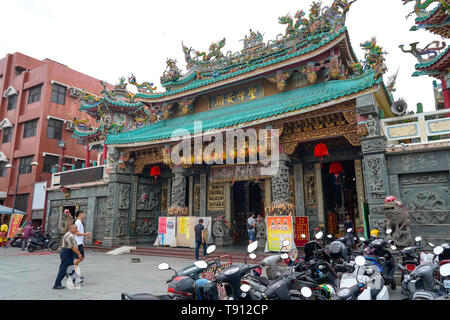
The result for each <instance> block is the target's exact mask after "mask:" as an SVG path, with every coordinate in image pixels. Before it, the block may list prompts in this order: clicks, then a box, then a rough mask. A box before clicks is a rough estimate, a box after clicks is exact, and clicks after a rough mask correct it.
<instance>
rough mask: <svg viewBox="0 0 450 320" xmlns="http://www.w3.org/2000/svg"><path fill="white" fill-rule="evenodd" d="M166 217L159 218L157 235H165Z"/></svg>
mask: <svg viewBox="0 0 450 320" xmlns="http://www.w3.org/2000/svg"><path fill="white" fill-rule="evenodd" d="M166 228H167V217H159V226H158V233H166Z"/></svg>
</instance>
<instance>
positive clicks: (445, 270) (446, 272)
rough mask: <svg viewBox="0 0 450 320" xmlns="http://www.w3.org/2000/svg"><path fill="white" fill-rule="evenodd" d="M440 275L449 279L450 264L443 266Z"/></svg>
mask: <svg viewBox="0 0 450 320" xmlns="http://www.w3.org/2000/svg"><path fill="white" fill-rule="evenodd" d="M439 273H440V274H441V277H448V276H450V263H446V264H443V265H442V266H441V267H440V268H439Z"/></svg>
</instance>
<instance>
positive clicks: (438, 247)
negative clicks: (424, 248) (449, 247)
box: [433, 246, 444, 256]
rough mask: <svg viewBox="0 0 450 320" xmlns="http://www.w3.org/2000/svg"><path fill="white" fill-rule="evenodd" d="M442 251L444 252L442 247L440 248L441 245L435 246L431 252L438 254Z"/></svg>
mask: <svg viewBox="0 0 450 320" xmlns="http://www.w3.org/2000/svg"><path fill="white" fill-rule="evenodd" d="M442 252H444V248H442V247H441V246H437V247H436V248H434V249H433V253H434V254H435V255H437V256H438V255H440V254H441V253H442Z"/></svg>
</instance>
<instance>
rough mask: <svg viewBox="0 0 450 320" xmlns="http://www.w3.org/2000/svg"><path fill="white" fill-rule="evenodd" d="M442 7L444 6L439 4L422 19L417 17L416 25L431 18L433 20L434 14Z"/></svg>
mask: <svg viewBox="0 0 450 320" xmlns="http://www.w3.org/2000/svg"><path fill="white" fill-rule="evenodd" d="M441 7H442V5H441V4H440V3H439V5H438V6H437V7H436V8H434V9H433V10H431V11H430V12H428V13H427V14H426V15H424V16H422V17H417V18H416V23H421V22H423V21H426V20H428V19H429V18H431V16H433V14H435V13H436V12H437V11H438V10H439V9H440V8H441Z"/></svg>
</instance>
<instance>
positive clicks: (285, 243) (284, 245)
mask: <svg viewBox="0 0 450 320" xmlns="http://www.w3.org/2000/svg"><path fill="white" fill-rule="evenodd" d="M289 243H290V241H289V240H288V239H286V240H284V241H283V247H287V246H288V245H289Z"/></svg>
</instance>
